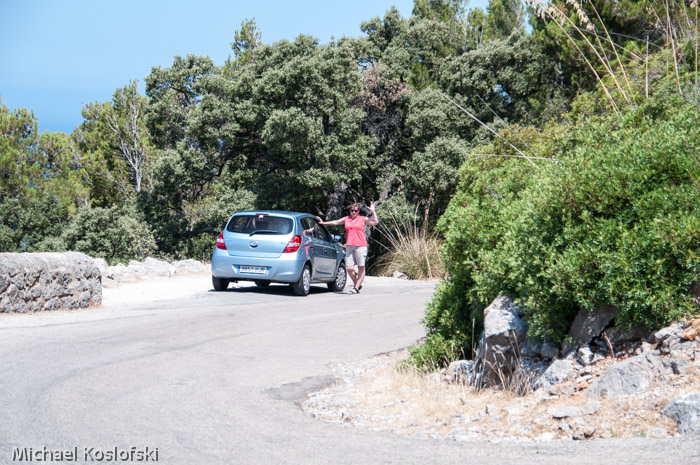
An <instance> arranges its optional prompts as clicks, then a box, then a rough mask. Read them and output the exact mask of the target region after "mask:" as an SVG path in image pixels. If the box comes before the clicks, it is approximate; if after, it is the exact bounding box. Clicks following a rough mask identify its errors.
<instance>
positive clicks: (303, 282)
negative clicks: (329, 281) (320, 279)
mask: <svg viewBox="0 0 700 465" xmlns="http://www.w3.org/2000/svg"><path fill="white" fill-rule="evenodd" d="M292 288H293V289H294V293H295V294H296V295H301V296H306V295H309V291H311V267H310V266H309V265H305V266H304V269H303V270H301V276H299V281H297V282H295V283H294V284H293V285H292Z"/></svg>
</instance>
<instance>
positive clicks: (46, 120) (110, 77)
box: [0, 0, 488, 132]
mask: <svg viewBox="0 0 700 465" xmlns="http://www.w3.org/2000/svg"><path fill="white" fill-rule="evenodd" d="M487 4H488V0H471V1H470V2H469V6H470V7H482V8H485V7H486V5H487ZM392 5H395V6H396V8H398V10H399V11H400V12H401V15H402V16H404V17H407V16H409V15H410V14H411V10H412V9H413V0H353V1H350V2H339V1H332V0H330V1H329V0H309V1H300V2H290V1H280V0H258V1H253V2H250V1H246V2H243V1H237V0H229V1H226V0H202V1H200V2H193V1H187V2H185V1H181V0H170V1H161V0H140V1H135V0H120V1H112V0H109V1H108V0H61V1H59V0H0V98H1V99H2V103H3V104H4V105H5V106H7V107H9V108H11V109H15V108H28V109H32V110H33V111H34V114H35V115H36V117H37V119H38V122H39V129H40V131H42V132H43V131H44V130H49V131H64V132H71V131H72V130H73V129H74V128H75V126H77V125H78V124H80V123H81V122H82V116H81V114H80V111H81V109H82V107H83V105H84V104H86V103H90V102H95V101H99V102H104V101H107V100H109V99H111V96H112V94H113V93H114V91H115V90H116V89H117V88H120V87H122V86H124V85H126V84H127V83H128V82H129V81H130V80H138V81H139V89H140V90H141V92H143V89H144V82H143V80H144V78H145V77H146V76H148V75H149V74H150V71H151V67H153V66H161V67H168V66H170V65H172V62H173V57H174V56H176V55H186V54H188V53H193V54H197V55H209V56H210V57H211V58H212V59H213V60H214V62H215V63H217V64H223V63H224V61H225V60H226V59H227V58H228V56H229V55H230V54H231V46H230V44H231V42H232V41H233V36H234V31H235V30H236V29H239V28H240V25H241V22H242V21H244V20H246V19H251V18H255V20H256V22H257V24H258V27H259V29H260V31H261V33H262V41H263V42H265V43H273V42H276V41H278V40H281V39H288V40H294V38H295V37H296V36H298V35H299V34H309V35H312V36H314V37H316V38H318V39H319V40H320V41H321V43H327V42H328V41H330V39H331V37H335V38H336V39H337V38H340V37H343V36H347V37H358V36H360V35H362V32H361V31H360V23H361V22H362V21H365V20H368V19H371V18H373V17H375V16H383V15H384V12H385V11H386V10H387V9H389V8H390V7H391V6H392Z"/></svg>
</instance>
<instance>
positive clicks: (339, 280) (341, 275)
mask: <svg viewBox="0 0 700 465" xmlns="http://www.w3.org/2000/svg"><path fill="white" fill-rule="evenodd" d="M347 282H348V272H347V271H346V270H345V263H341V264H340V265H338V269H337V270H336V272H335V279H333V281H331V282H329V283H328V289H330V290H331V291H333V292H341V291H342V290H343V289H345V284H346V283H347Z"/></svg>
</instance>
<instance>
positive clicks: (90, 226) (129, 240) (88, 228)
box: [61, 204, 156, 264]
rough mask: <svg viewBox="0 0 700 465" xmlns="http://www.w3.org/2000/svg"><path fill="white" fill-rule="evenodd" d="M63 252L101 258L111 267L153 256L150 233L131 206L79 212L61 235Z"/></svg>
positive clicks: (153, 240) (154, 243)
mask: <svg viewBox="0 0 700 465" xmlns="http://www.w3.org/2000/svg"><path fill="white" fill-rule="evenodd" d="M61 239H62V241H63V244H64V246H65V249H66V250H73V251H77V252H83V253H85V254H88V255H90V256H92V257H99V258H104V259H105V260H106V261H107V262H109V263H110V264H115V263H118V262H125V263H126V262H128V261H129V260H143V259H144V258H146V257H148V256H149V255H153V254H154V253H155V252H156V242H155V239H154V237H153V232H152V231H151V229H150V228H149V227H148V223H146V221H145V219H144V218H143V215H142V214H141V213H140V212H139V210H138V209H136V207H135V206H133V205H129V204H127V205H125V206H124V207H121V208H119V207H111V208H99V207H98V208H88V207H85V208H81V209H80V210H79V211H78V214H77V215H76V216H75V218H73V219H72V220H71V222H70V223H69V224H68V226H67V227H66V229H65V230H64V231H63V234H61Z"/></svg>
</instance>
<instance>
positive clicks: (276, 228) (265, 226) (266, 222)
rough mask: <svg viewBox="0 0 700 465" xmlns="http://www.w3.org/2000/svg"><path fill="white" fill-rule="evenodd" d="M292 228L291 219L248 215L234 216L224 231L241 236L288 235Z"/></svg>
mask: <svg viewBox="0 0 700 465" xmlns="http://www.w3.org/2000/svg"><path fill="white" fill-rule="evenodd" d="M293 226H294V223H293V222H292V219H291V218H285V217H281V216H270V215H265V214H260V215H253V214H250V215H236V216H234V217H233V218H231V221H229V223H228V226H226V230H227V231H229V232H235V233H243V234H252V233H259V234H289V233H290V232H292V228H293Z"/></svg>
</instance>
